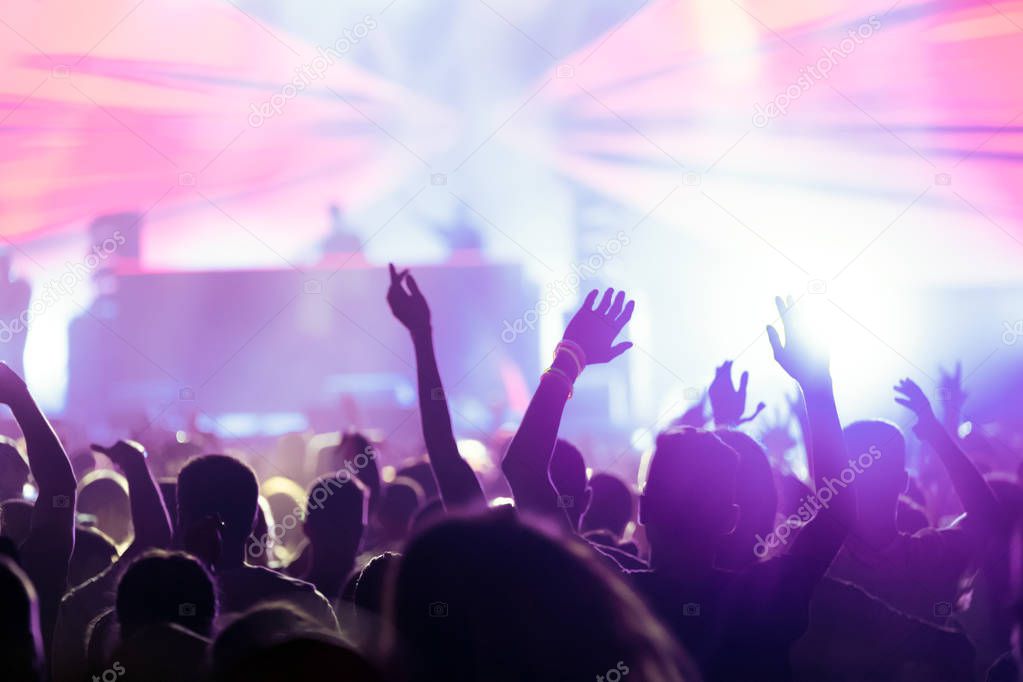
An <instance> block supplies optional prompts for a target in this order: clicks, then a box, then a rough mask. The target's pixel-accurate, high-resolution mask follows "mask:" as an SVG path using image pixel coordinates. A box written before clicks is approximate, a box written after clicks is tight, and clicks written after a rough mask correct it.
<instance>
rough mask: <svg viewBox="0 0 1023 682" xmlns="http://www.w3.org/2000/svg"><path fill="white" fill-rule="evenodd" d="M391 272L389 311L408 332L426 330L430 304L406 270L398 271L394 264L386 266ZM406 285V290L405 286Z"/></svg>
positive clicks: (388, 295) (388, 297)
mask: <svg viewBox="0 0 1023 682" xmlns="http://www.w3.org/2000/svg"><path fill="white" fill-rule="evenodd" d="M387 267H388V268H389V269H390V272H391V286H390V288H389V289H388V290H387V304H388V305H389V306H391V312H392V313H393V314H394V316H395V317H396V318H398V321H399V322H401V323H402V324H403V325H404V326H405V328H406V329H408V330H409V331H410V332H420V331H426V330H428V329H429V328H430V306H429V305H428V304H427V303H426V298H425V297H424V296H423V294H422V292H420V291H419V286H418V285H417V284H416V280H415V278H414V277H412V275H411V274H409V271H408V270H402V271H401V272H398V271H397V270H395V268H394V264H393V263H392V264H388V266H387ZM406 286H407V287H408V290H406V289H405V287H406Z"/></svg>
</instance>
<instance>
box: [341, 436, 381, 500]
mask: <svg viewBox="0 0 1023 682" xmlns="http://www.w3.org/2000/svg"><path fill="white" fill-rule="evenodd" d="M378 454H379V453H378V451H377V448H376V446H375V445H373V443H372V442H371V441H370V440H369V438H367V437H366V436H364V435H362V434H361V433H359V432H357V431H354V432H351V433H346V434H345V435H344V436H342V438H341V442H340V443H339V444H338V446H337V449H335V451H334V461H333V463H332V466H333V468H334V470H335V471H341V470H342V469H344V470H346V471H348V473H349V474H352V475H354V476H356V477H357V478H358V479H359V480H360V481H362V483H363V484H364V485H365V486H366V487H367V488H368V489H369V493H370V498H371V499H372V498H375V497H376V496H377V495H378V494H379V493H380V468H379V464H378V463H377V455H378Z"/></svg>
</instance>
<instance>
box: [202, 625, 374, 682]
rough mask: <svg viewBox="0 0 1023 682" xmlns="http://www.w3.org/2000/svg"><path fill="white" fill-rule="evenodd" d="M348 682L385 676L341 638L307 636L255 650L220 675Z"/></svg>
mask: <svg viewBox="0 0 1023 682" xmlns="http://www.w3.org/2000/svg"><path fill="white" fill-rule="evenodd" d="M325 671H330V675H331V679H338V680H345V681H346V682H383V677H381V676H380V673H379V672H377V670H376V669H375V668H374V667H373V665H372V664H371V663H370V662H369V661H367V660H366V659H365V658H364V657H363V656H362V655H360V654H359V653H358V652H356V651H355V650H354V649H352V648H351V647H349V646H347V645H346V644H345V643H343V642H342V641H341V640H340V639H339V638H337V637H334V636H331V635H327V634H319V635H305V636H302V637H296V638H293V639H289V640H286V641H283V642H280V643H278V644H273V645H271V646H269V647H265V648H260V649H256V650H254V651H252V652H250V654H249V655H248V656H246V657H245V658H243V659H241V660H240V661H238V662H237V663H235V665H233V666H232V667H231V668H229V669H227V670H223V671H222V672H221V676H220V677H218V678H217V679H218V680H219V681H220V682H279V681H280V680H309V679H320V678H321V677H323V673H324V672H325Z"/></svg>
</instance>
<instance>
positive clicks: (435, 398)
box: [387, 265, 487, 509]
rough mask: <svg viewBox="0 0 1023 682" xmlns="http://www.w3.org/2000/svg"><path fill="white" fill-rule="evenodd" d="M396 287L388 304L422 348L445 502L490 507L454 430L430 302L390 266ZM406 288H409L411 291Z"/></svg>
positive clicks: (422, 410) (425, 400)
mask: <svg viewBox="0 0 1023 682" xmlns="http://www.w3.org/2000/svg"><path fill="white" fill-rule="evenodd" d="M389 267H390V271H391V287H390V289H388V291H387V303H388V304H389V305H390V306H391V312H392V313H394V316H395V317H396V318H398V321H399V322H401V323H402V325H404V326H405V328H406V329H407V330H408V331H409V334H410V335H411V336H412V346H413V348H415V352H416V378H417V381H418V384H419V415H420V417H421V418H422V421H423V439H424V440H425V441H426V451H427V453H429V456H430V466H431V467H433V473H434V476H436V477H437V486H438V488H440V497H441V501H442V502H443V503H444V507H445V508H447V509H453V508H457V507H471V506H478V507H485V506H486V504H487V500H486V497H485V496H484V495H483V488H482V487H481V486H480V482H479V479H477V478H476V474H475V473H474V472H473V470H472V467H470V466H469V464H468V463H467V462H466V461H465V460H464V459H462V456H461V454H459V452H458V445H457V443H456V442H455V434H454V431H453V430H452V428H451V413H450V412H449V410H448V400H447V395H446V394H445V393H444V385H443V384H442V383H441V379H440V370H439V369H437V357H436V355H435V353H434V350H433V329H432V327H431V326H430V306H429V305H428V304H427V302H426V298H425V297H424V296H423V294H422V292H420V291H419V286H418V285H417V284H416V280H415V278H414V277H412V275H410V274H409V273H408V270H405V271H403V272H400V273H399V272H397V271H396V270H395V269H394V266H393V265H390V266H389ZM406 287H408V288H407V289H406Z"/></svg>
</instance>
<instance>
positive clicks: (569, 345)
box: [555, 339, 586, 372]
mask: <svg viewBox="0 0 1023 682" xmlns="http://www.w3.org/2000/svg"><path fill="white" fill-rule="evenodd" d="M563 348H565V349H568V350H569V351H571V352H572V353H573V354H574V355H575V359H576V360H578V361H579V364H580V366H581V367H585V366H586V351H584V350H583V347H582V346H580V345H579V344H578V343H576V342H575V341H571V340H569V339H562V340H561V341H560V342H559V343H558V347H557V349H555V352H557V350H560V349H563ZM579 371H580V372H581V371H582V369H580V370H579Z"/></svg>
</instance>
